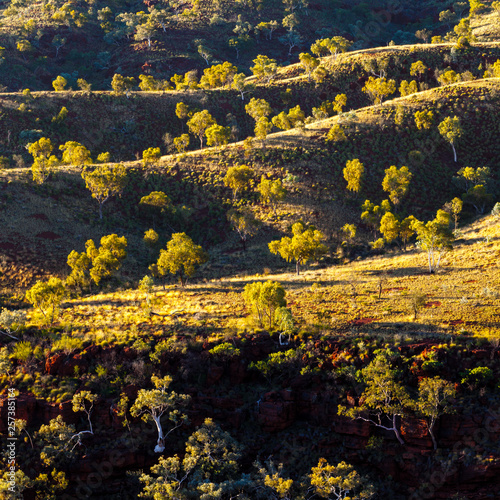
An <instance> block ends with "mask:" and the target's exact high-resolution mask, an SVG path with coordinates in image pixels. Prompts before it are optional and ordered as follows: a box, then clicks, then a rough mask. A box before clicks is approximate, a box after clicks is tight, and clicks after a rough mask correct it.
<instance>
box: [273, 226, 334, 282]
mask: <svg viewBox="0 0 500 500" xmlns="http://www.w3.org/2000/svg"><path fill="white" fill-rule="evenodd" d="M292 234H293V236H292V237H291V238H290V237H289V236H285V237H284V238H282V239H281V240H276V241H271V243H269V250H270V251H271V253H273V254H279V255H281V257H283V259H285V260H286V261H287V262H290V261H291V260H294V261H295V270H296V272H297V275H299V274H300V266H301V265H302V264H303V263H306V262H308V261H309V260H317V259H318V258H319V257H321V255H323V254H325V253H326V252H327V251H328V248H327V247H326V245H324V244H323V243H321V241H322V240H323V239H324V238H325V235H324V234H323V233H322V232H321V231H318V230H317V229H315V228H314V227H312V226H311V227H309V228H306V227H305V226H304V224H303V223H302V222H296V223H295V224H294V225H293V226H292Z"/></svg>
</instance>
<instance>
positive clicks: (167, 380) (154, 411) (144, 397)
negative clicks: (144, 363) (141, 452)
mask: <svg viewBox="0 0 500 500" xmlns="http://www.w3.org/2000/svg"><path fill="white" fill-rule="evenodd" d="M172 380H173V379H172V377H171V376H170V375H167V376H166V377H163V378H159V377H157V376H156V375H153V376H152V377H151V381H152V382H153V385H154V387H155V388H154V389H139V392H138V393H137V398H136V400H135V402H134V404H133V405H132V406H131V408H130V414H131V415H132V416H133V417H141V418H142V419H143V420H144V421H145V422H147V421H148V420H149V419H152V420H153V422H154V423H155V425H156V429H157V431H158V439H157V442H156V446H155V448H154V451H155V452H156V453H162V452H163V451H164V450H165V439H166V438H167V437H168V436H169V435H170V434H171V433H172V432H173V431H174V430H175V429H177V428H178V427H180V426H181V425H182V424H184V423H185V422H186V421H187V415H185V414H183V413H182V412H181V411H180V410H179V409H178V408H182V407H184V406H186V405H187V403H188V402H189V400H190V396H188V395H186V394H177V393H176V392H173V391H170V392H169V391H168V388H169V386H170V384H171V383H172ZM163 415H167V416H168V419H169V420H170V421H171V422H172V423H173V424H174V426H173V427H172V428H171V429H170V430H169V431H168V432H167V433H166V434H165V433H164V431H163V425H162V423H161V418H162V417H163Z"/></svg>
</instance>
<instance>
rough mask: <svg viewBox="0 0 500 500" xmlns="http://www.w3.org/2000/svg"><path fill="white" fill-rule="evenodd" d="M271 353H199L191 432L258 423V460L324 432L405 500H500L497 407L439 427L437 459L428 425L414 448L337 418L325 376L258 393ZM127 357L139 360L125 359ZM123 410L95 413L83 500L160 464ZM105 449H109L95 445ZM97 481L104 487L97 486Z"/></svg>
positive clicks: (72, 417)
mask: <svg viewBox="0 0 500 500" xmlns="http://www.w3.org/2000/svg"><path fill="white" fill-rule="evenodd" d="M272 347H273V346H272V343H270V342H269V341H257V340H256V341H255V342H253V343H250V344H249V345H248V346H247V347H246V350H245V353H244V355H242V356H241V357H239V358H235V359H232V360H229V361H224V362H216V361H215V360H212V359H210V358H208V357H207V355H206V352H201V353H199V356H200V360H199V361H200V366H202V367H203V370H205V377H204V382H203V383H202V384H201V385H198V386H189V387H186V389H187V390H186V391H185V392H188V393H190V395H191V396H192V404H191V406H190V409H189V416H190V420H191V424H190V426H189V429H186V430H187V431H188V432H191V430H192V429H194V427H195V426H196V425H199V424H201V423H202V422H203V420H204V419H205V418H206V417H213V418H214V419H216V420H217V421H218V422H221V423H222V424H223V425H224V427H225V428H226V429H227V430H228V431H229V432H231V433H232V434H233V436H235V437H237V436H238V434H241V431H243V430H245V429H246V428H247V427H248V426H251V425H255V423H258V427H259V429H260V432H259V436H258V438H256V444H255V446H256V450H254V451H256V452H258V450H257V447H258V445H259V444H258V443H259V442H264V441H271V440H275V441H276V442H278V443H279V442H280V435H281V434H284V433H287V432H290V431H291V430H293V429H300V428H301V427H305V426H308V427H312V428H318V429H322V431H323V435H326V436H327V437H326V438H322V439H321V440H320V441H318V442H311V443H309V444H310V446H311V447H314V448H315V449H316V450H319V451H320V453H321V454H323V455H324V456H326V457H328V456H337V455H338V450H339V447H340V446H342V454H343V456H344V457H345V460H347V461H348V462H350V463H352V464H354V465H359V464H363V463H366V461H367V460H368V461H369V462H370V464H371V466H372V467H374V468H375V470H377V471H378V474H380V477H387V476H389V475H390V476H391V477H392V478H393V479H394V481H396V482H397V483H399V485H400V487H401V488H402V493H403V494H405V495H408V498H411V499H413V500H420V499H423V498H435V499H445V498H451V497H452V496H453V495H454V494H455V493H456V492H457V491H460V492H463V494H464V495H465V496H466V498H474V499H475V500H482V499H485V500H486V499H487V498H488V499H489V498H500V455H499V454H498V442H499V438H500V413H499V412H498V408H496V407H493V405H492V406H491V407H488V404H487V400H485V401H483V403H484V404H483V408H482V410H481V411H474V412H472V411H468V412H466V411H464V410H459V411H458V412H457V413H456V414H452V415H445V416H443V417H441V418H440V419H439V421H438V423H437V425H436V428H435V434H436V438H437V441H438V444H439V448H440V450H438V452H437V453H436V452H434V450H433V444H432V440H431V438H430V435H429V433H428V429H427V424H426V422H425V421H424V420H421V419H418V418H410V417H407V418H403V419H402V420H401V422H400V428H401V436H402V438H403V440H404V441H405V445H404V446H402V445H400V444H399V443H398V442H397V440H396V438H395V436H394V434H393V433H391V432H387V431H384V430H380V429H378V428H376V427H374V426H373V425H371V424H370V423H368V422H365V421H362V420H352V419H349V418H346V417H341V416H338V415H337V404H338V400H339V396H338V394H336V393H335V391H334V390H333V389H332V387H330V386H327V385H325V384H324V383H323V382H322V381H321V378H320V377H318V376H309V377H297V378H296V379H292V380H287V381H286V386H287V387H286V388H284V389H278V390H273V391H266V392H262V393H258V391H257V392H256V384H255V383H254V382H255V379H256V377H257V375H256V373H255V372H254V371H251V370H249V369H248V365H249V362H250V361H251V360H255V359H259V358H260V359H262V358H263V357H265V356H267V354H269V352H271V351H272ZM105 355H106V353H105V352H104V351H102V350H99V349H97V350H96V349H94V351H92V352H91V351H88V350H87V351H84V352H82V353H80V354H75V355H72V356H66V355H60V354H56V355H52V356H51V357H49V358H47V359H46V361H45V372H46V373H49V374H53V375H58V376H65V375H68V374H70V373H74V367H75V366H78V367H79V369H80V370H82V373H83V372H85V370H86V369H87V367H88V366H89V363H90V361H91V359H94V358H95V357H100V356H105ZM122 355H123V356H124V357H126V356H129V357H130V353H126V352H125V351H124V352H123V353H122ZM202 358H203V359H202ZM170 369H171V368H170ZM284 385H285V384H284ZM257 387H258V385H257ZM228 388H229V390H228ZM250 388H252V389H251V391H253V392H252V394H257V396H256V397H255V398H252V397H249V396H248V394H249V393H250ZM137 390H138V387H137V386H132V385H131V386H127V387H126V388H125V389H124V391H125V392H126V393H127V394H128V395H129V397H130V400H131V401H133V399H134V398H135V396H136V394H137ZM228 392H229V393H228ZM347 401H348V404H351V405H355V404H356V398H355V397H354V396H353V395H351V394H349V393H348V394H347ZM115 402H116V398H114V399H105V398H101V399H100V400H99V401H98V403H97V404H96V406H95V410H94V412H93V414H92V421H93V423H94V428H95V429H96V435H95V436H94V437H87V438H85V439H86V440H87V441H86V444H88V445H89V448H91V449H92V451H91V452H90V453H89V454H88V455H86V456H83V458H82V459H81V460H80V461H79V462H78V465H77V467H76V468H73V467H72V469H71V470H68V471H67V473H68V477H69V478H70V481H71V484H72V485H76V486H75V488H77V487H79V488H80V490H81V491H82V492H86V493H85V494H84V496H83V497H81V498H85V497H86V496H87V497H88V496H92V498H98V497H99V495H101V494H104V493H105V492H108V493H109V492H114V493H117V492H119V491H120V488H121V487H122V486H123V484H122V483H121V482H120V478H123V477H124V476H125V473H126V471H128V470H137V469H147V468H149V467H150V466H151V465H153V464H154V463H155V462H156V460H157V458H158V456H157V455H156V454H154V453H153V452H152V450H150V448H152V446H150V445H151V443H153V442H154V440H155V429H154V427H153V426H147V425H145V424H143V423H142V422H140V421H138V420H136V421H134V422H133V425H132V428H133V429H135V430H134V431H133V434H134V436H135V438H137V437H138V436H140V437H143V445H140V446H139V447H137V446H135V447H130V446H129V444H128V443H129V441H127V440H128V439H129V436H128V431H127V430H126V428H124V426H123V425H122V420H121V418H120V417H118V415H117V412H116V408H115V406H114V403H115ZM16 405H17V406H16V417H17V418H20V419H23V420H26V421H27V425H28V429H37V428H38V427H39V426H40V425H41V424H46V423H48V422H49V421H50V420H51V419H53V418H56V417H57V416H58V415H61V416H62V417H63V419H64V420H65V422H67V423H72V424H75V425H76V426H77V428H79V426H81V425H83V420H82V418H81V415H79V414H75V413H74V412H73V411H72V408H71V402H70V401H67V402H64V403H60V404H49V403H47V402H46V401H44V400H41V399H37V398H36V397H34V396H33V395H31V394H27V393H23V394H20V395H19V396H18V397H17V400H16ZM6 424H7V399H6V396H0V433H2V434H5V433H6V430H7V428H6ZM137 429H139V431H137ZM371 437H377V438H382V441H381V442H382V445H381V447H380V446H379V448H378V449H375V450H374V449H373V448H372V447H370V446H368V445H369V440H370V438H371ZM100 440H102V447H99V446H96V442H98V441H100ZM259 440H260V441H259ZM167 446H168V445H167ZM277 447H278V448H279V445H277ZM169 452H172V453H174V452H177V450H175V451H173V450H169V449H167V450H166V453H169ZM249 464H251V460H250V459H249ZM96 477H98V479H99V481H97V483H95V484H94V483H92V481H96ZM89 491H90V493H91V494H89ZM82 494H83V493H82ZM85 495H86V496H85ZM467 495H472V496H470V497H467ZM492 495H493V496H492Z"/></svg>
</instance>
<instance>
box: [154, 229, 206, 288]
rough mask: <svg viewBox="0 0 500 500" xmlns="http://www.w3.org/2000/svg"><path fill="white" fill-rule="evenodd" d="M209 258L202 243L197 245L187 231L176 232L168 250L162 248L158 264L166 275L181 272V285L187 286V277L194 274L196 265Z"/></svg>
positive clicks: (168, 244)
mask: <svg viewBox="0 0 500 500" xmlns="http://www.w3.org/2000/svg"><path fill="white" fill-rule="evenodd" d="M207 260H208V255H207V254H206V253H205V252H204V251H203V249H202V248H201V246H200V245H196V244H195V243H194V242H193V240H192V239H191V238H190V237H189V236H188V235H187V234H186V233H174V234H172V239H171V240H170V241H169V242H168V243H167V249H166V250H160V256H159V258H158V262H157V266H158V271H159V273H160V274H161V275H162V276H164V275H165V274H166V273H167V272H168V273H170V274H176V273H179V279H180V281H181V286H182V287H184V286H186V279H187V278H190V277H191V276H193V274H194V272H195V270H196V267H197V266H198V265H200V264H203V263H204V262H206V261H207Z"/></svg>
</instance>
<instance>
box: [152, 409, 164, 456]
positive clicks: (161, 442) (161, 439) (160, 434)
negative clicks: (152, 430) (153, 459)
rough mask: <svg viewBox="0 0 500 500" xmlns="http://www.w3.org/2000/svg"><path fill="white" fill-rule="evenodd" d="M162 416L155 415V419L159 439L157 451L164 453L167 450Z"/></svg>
mask: <svg viewBox="0 0 500 500" xmlns="http://www.w3.org/2000/svg"><path fill="white" fill-rule="evenodd" d="M160 418H161V416H155V415H153V420H154V421H155V424H156V428H157V429H158V441H157V442H156V446H155V453H163V451H164V450H165V436H164V435H163V428H162V426H161V422H160Z"/></svg>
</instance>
